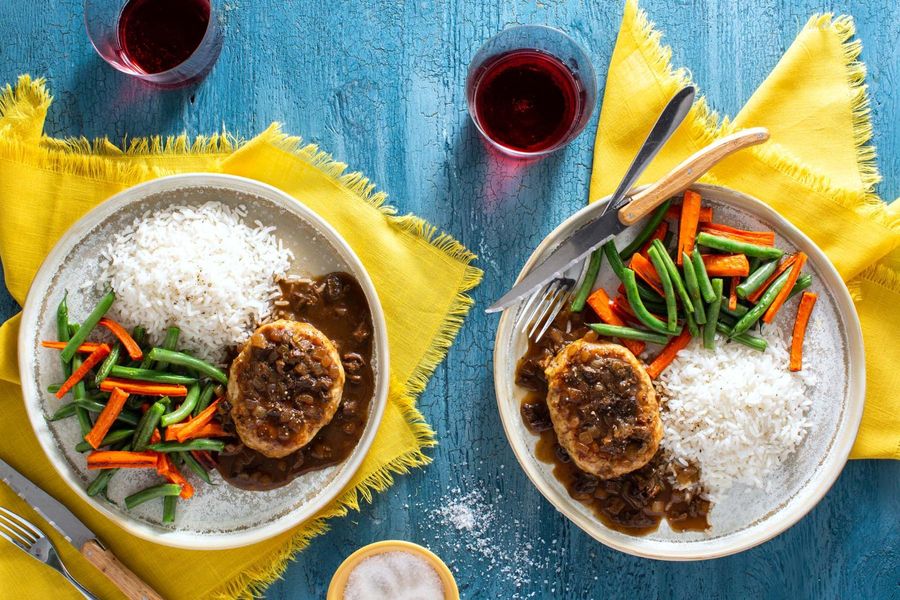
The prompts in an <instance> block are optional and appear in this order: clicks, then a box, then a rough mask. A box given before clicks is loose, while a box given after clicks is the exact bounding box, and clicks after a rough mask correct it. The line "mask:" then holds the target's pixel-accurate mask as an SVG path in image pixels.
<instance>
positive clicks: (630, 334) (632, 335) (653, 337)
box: [588, 323, 669, 346]
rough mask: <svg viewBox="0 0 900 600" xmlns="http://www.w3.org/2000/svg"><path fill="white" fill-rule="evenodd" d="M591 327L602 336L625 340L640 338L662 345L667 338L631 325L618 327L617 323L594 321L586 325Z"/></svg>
mask: <svg viewBox="0 0 900 600" xmlns="http://www.w3.org/2000/svg"><path fill="white" fill-rule="evenodd" d="M588 327H590V328H591V329H593V330H594V331H596V332H597V333H598V334H600V335H602V336H604V337H616V338H619V339H625V340H640V341H642V342H650V343H652V344H659V345H661V346H664V345H665V344H666V343H667V342H668V341H669V338H668V337H666V336H665V335H663V334H661V333H652V332H650V331H641V330H640V329H633V328H631V327H620V326H618V325H607V324H605V323H595V324H592V325H588Z"/></svg>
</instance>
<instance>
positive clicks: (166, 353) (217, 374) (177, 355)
mask: <svg viewBox="0 0 900 600" xmlns="http://www.w3.org/2000/svg"><path fill="white" fill-rule="evenodd" d="M148 356H150V359H151V360H158V361H160V362H165V363H167V364H169V363H171V364H173V365H180V366H182V367H187V368H189V369H193V370H194V371H197V372H198V373H201V374H203V375H206V376H207V377H209V378H211V379H215V380H216V381H218V382H219V383H221V384H222V385H225V384H227V383H228V375H226V374H225V373H224V372H223V371H222V370H221V369H219V368H218V367H214V366H213V365H211V364H209V363H207V362H204V361H202V360H200V359H199V358H194V357H193V356H189V355H187V354H184V353H183V352H175V351H173V350H166V349H165V348H153V349H152V350H151V351H150V353H149V355H148Z"/></svg>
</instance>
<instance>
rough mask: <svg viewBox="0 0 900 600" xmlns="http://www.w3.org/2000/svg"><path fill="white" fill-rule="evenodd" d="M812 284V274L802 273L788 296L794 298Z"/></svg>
mask: <svg viewBox="0 0 900 600" xmlns="http://www.w3.org/2000/svg"><path fill="white" fill-rule="evenodd" d="M811 285H812V275H810V274H809V273H807V274H806V275H801V276H800V277H798V278H797V283H795V284H794V287H792V288H791V293H790V294H788V298H793V297H794V296H796V295H797V294H799V293H800V292H802V291H803V290H805V289H806V288H808V287H809V286H811Z"/></svg>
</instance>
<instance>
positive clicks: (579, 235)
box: [485, 85, 696, 313]
mask: <svg viewBox="0 0 900 600" xmlns="http://www.w3.org/2000/svg"><path fill="white" fill-rule="evenodd" d="M695 91H696V90H695V89H694V86H691V85H689V86H686V87H684V88H682V89H681V90H680V91H679V92H678V93H677V94H675V96H673V97H672V99H671V100H669V103H668V104H666V107H665V108H664V109H663V111H662V113H660V115H659V118H658V119H657V120H656V124H655V125H653V129H651V130H650V134H649V135H648V136H647V139H646V140H644V143H643V145H642V146H641V149H640V150H639V151H638V153H637V156H635V157H634V160H633V161H632V162H631V166H629V167H628V170H627V171H626V172H625V177H623V178H622V181H621V182H620V183H619V187H617V188H616V191H615V192H614V193H613V195H612V197H611V198H610V199H609V202H607V203H606V204H605V205H604V207H603V210H602V212H601V213H600V216H599V217H597V219H596V220H594V221H591V222H590V223H588V224H587V225H585V226H583V227H582V228H581V229H579V230H578V231H576V232H575V233H574V234H573V235H572V236H571V237H570V238H569V239H568V240H566V241H564V242H563V243H562V244H560V245H559V246H557V247H556V248H554V249H553V250H552V251H551V252H550V255H549V256H548V257H547V258H546V259H544V261H543V262H542V263H540V264H539V265H537V267H535V268H533V269H532V270H531V271H529V272H528V274H527V275H525V277H523V278H522V280H521V281H520V282H519V283H517V284H516V285H514V286H513V288H512V289H511V290H509V291H508V292H506V294H504V295H503V297H501V298H500V299H499V300H497V301H496V302H494V304H492V305H491V306H490V307H489V308H488V309H487V310H486V311H485V312H489V313H492V312H496V311H498V310H503V309H504V308H507V307H508V306H510V305H511V304H513V303H515V302H516V301H517V300H519V299H520V298H522V297H524V296H526V295H529V294H531V293H532V292H534V291H536V290H537V289H538V288H539V287H541V286H542V285H544V284H545V283H547V282H548V281H550V280H551V279H553V278H554V277H556V276H557V275H559V274H560V273H563V272H565V271H566V270H567V269H568V268H569V267H571V266H572V265H574V264H575V263H576V262H578V261H579V260H581V259H582V258H584V257H585V256H587V255H588V254H590V253H591V252H593V251H594V250H595V249H597V248H598V247H600V246H601V245H603V244H604V243H605V242H606V240H608V239H609V238H611V237H612V236H614V235H616V234H617V233H619V232H620V231H622V230H623V229H625V227H624V226H622V224H620V223H619V221H618V220H617V219H616V218H615V217H614V216H613V215H612V214H610V216H608V217H606V218H604V215H605V214H606V211H607V210H609V208H610V207H614V208H618V207H619V204H620V203H621V202H622V199H623V198H624V197H625V194H627V193H628V191H629V190H630V189H631V187H632V186H633V185H634V183H635V182H636V181H637V179H638V177H640V176H641V173H643V172H644V169H646V168H647V165H649V164H650V161H652V160H653V158H654V157H655V156H656V155H657V154H658V153H659V151H660V149H661V148H662V147H663V145H665V143H666V142H667V141H668V140H669V138H670V137H671V136H672V134H673V133H675V130H676V129H678V126H679V125H681V122H682V121H684V118H685V117H686V116H687V114H688V111H690V109H691V105H692V104H693V103H694V94H695Z"/></svg>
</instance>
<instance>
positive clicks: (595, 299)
mask: <svg viewBox="0 0 900 600" xmlns="http://www.w3.org/2000/svg"><path fill="white" fill-rule="evenodd" d="M587 303H588V306H590V307H591V308H592V309H594V312H595V313H597V316H598V317H600V320H601V321H603V322H604V323H606V324H607V325H619V326H623V325H625V321H623V320H622V319H620V318H619V317H618V315H616V313H614V312H613V310H612V307H611V306H610V299H609V296H608V295H607V293H606V290H604V289H603V288H597V290H596V291H594V293H592V294H591V295H590V296H588V299H587ZM621 341H622V345H623V346H625V347H626V348H628V349H629V350H631V353H632V354H634V355H635V356H638V355H640V353H641V352H643V351H644V348H646V347H647V345H646V344H645V343H644V342H642V341H640V340H621ZM223 433H224V432H223ZM201 437H206V436H201ZM210 437H214V436H210Z"/></svg>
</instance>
